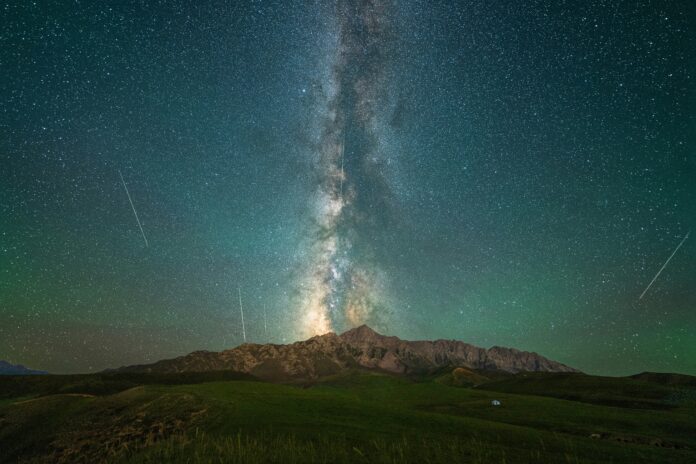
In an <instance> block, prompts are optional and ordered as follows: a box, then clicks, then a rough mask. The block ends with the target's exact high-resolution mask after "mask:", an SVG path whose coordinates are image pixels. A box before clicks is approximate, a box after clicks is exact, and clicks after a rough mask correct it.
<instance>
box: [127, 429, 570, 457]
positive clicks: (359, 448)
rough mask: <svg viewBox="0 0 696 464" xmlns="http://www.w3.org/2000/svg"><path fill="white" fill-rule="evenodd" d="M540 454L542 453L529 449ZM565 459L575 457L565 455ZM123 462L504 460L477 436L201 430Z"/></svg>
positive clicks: (499, 453)
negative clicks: (309, 436)
mask: <svg viewBox="0 0 696 464" xmlns="http://www.w3.org/2000/svg"><path fill="white" fill-rule="evenodd" d="M533 455H534V456H532V457H536V458H541V453H540V452H536V453H533ZM568 458H569V460H568V461H567V462H576V459H575V458H574V457H572V456H571V455H568ZM122 462H124V463H126V462H127V463H135V464H140V463H142V464H155V463H162V462H188V463H192V464H197V463H200V464H203V463H210V462H225V463H240V464H241V463H245V464H254V463H259V464H261V463H272V462H277V463H289V464H303V463H402V462H403V463H408V462H413V463H444V462H461V463H495V462H506V458H505V450H504V449H502V448H500V447H498V446H491V445H490V444H486V443H483V442H481V441H478V440H476V439H469V440H454V441H432V440H427V439H423V438H421V439H418V438H407V437H403V438H402V439H401V440H396V441H386V440H384V439H381V438H378V439H374V440H370V441H365V442H353V441H351V440H348V439H347V438H345V437H343V438H337V437H318V438H316V439H314V440H304V439H300V438H298V437H297V436H295V435H279V434H275V435H274V434H260V435H257V436H248V435H243V434H242V433H241V432H240V433H238V434H237V435H236V436H227V437H211V436H207V435H205V434H202V433H195V434H193V435H185V436H177V437H172V438H170V439H168V440H166V441H165V442H163V443H159V444H157V445H156V446H153V447H151V448H149V449H147V450H144V451H141V452H136V453H132V454H127V455H126V456H124V457H122Z"/></svg>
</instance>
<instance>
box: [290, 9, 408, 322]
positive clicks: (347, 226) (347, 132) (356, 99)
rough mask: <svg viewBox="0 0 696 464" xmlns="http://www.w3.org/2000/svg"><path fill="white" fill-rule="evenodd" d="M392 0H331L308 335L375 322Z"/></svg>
mask: <svg viewBox="0 0 696 464" xmlns="http://www.w3.org/2000/svg"><path fill="white" fill-rule="evenodd" d="M393 8H394V6H393V5H392V2H389V1H374V2H355V1H343V2H338V3H337V4H336V9H335V20H336V26H335V27H336V28H337V30H338V40H337V41H336V47H335V49H333V50H331V53H332V60H331V61H330V63H331V73H330V74H329V75H330V80H329V81H328V82H325V83H323V85H325V86H326V87H327V88H329V89H330V93H329V95H328V96H327V98H326V99H325V100H319V101H317V102H316V105H317V107H318V114H319V115H320V116H319V121H318V127H319V139H318V143H317V147H316V149H317V153H316V159H317V160H318V162H317V173H316V175H317V178H318V180H319V182H318V187H317V192H316V205H315V207H316V213H315V217H314V220H313V224H312V227H311V228H310V230H309V233H310V234H311V235H310V238H309V244H310V245H309V246H310V254H309V260H308V262H307V264H306V266H307V268H308V271H307V272H306V274H305V275H304V276H302V278H301V284H300V285H301V287H302V289H303V290H304V291H303V292H302V293H301V294H300V297H299V298H298V302H297V305H298V308H299V309H298V310H299V312H300V314H301V315H300V318H299V323H300V327H301V328H300V330H301V331H302V332H303V333H306V334H307V335H316V334H321V333H325V332H327V331H330V330H337V328H339V329H340V328H346V327H352V326H356V325H360V324H364V323H369V324H373V325H375V324H376V325H380V324H381V323H383V322H384V321H383V317H384V316H386V314H380V310H384V306H385V301H384V300H385V298H386V297H387V296H386V292H387V291H388V288H387V286H388V282H387V281H386V280H387V276H386V275H385V274H384V272H382V271H381V269H380V267H379V262H378V261H377V260H376V256H375V250H374V249H373V247H374V243H373V240H372V238H373V237H374V236H376V235H377V234H379V233H380V229H381V228H386V227H389V226H390V219H391V220H393V218H391V217H390V211H391V210H392V203H393V197H392V194H391V192H390V188H389V185H388V182H387V179H386V178H385V176H384V174H383V172H382V171H383V169H384V166H383V165H382V163H383V160H381V159H380V136H381V135H382V134H381V133H380V127H379V124H380V122H381V121H380V118H384V117H385V116H386V115H387V112H388V110H389V109H390V104H389V93H388V87H389V86H390V85H394V84H396V83H394V82H390V80H389V77H390V76H389V71H390V64H391V61H392V60H393V53H392V52H391V51H390V48H391V47H393V43H392V41H393V37H392V35H393V34H394V31H393V28H392V25H391V24H390V20H389V18H390V16H392V15H393V11H392V10H393Z"/></svg>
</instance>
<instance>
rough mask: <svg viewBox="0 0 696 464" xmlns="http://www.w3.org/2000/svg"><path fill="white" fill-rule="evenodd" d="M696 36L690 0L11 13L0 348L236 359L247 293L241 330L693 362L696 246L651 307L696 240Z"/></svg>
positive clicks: (1, 31) (4, 8)
mask: <svg viewBox="0 0 696 464" xmlns="http://www.w3.org/2000/svg"><path fill="white" fill-rule="evenodd" d="M694 50H696V9H694V7H693V5H691V4H690V2H685V1H676V0H674V1H625V0H624V1H556V0H554V1H547V2H541V1H525V2H519V1H507V2H489V1H462V2H454V1H444V0H441V1H430V0H429V1H416V0H412V1H391V2H390V1H387V0H372V1H367V0H339V1H337V2H336V3H333V2H331V1H316V2H311V1H306V2H303V1H285V0H283V1H277V2H272V1H263V2H262V1H252V2H241V1H240V2H236V1H230V2H210V1H196V2H174V1H166V2H165V1H162V2H150V1H140V2H88V1H82V2H78V1H75V2H68V1H64V2H41V1H37V2H28V1H16V2H13V1H10V2H5V3H4V4H3V5H0V359H4V360H7V361H11V362H15V363H23V364H26V365H28V366H31V367H32V368H36V369H45V370H48V371H51V372H54V373H63V372H66V373H68V372H89V371H97V370H102V369H105V368H109V367H117V366H121V365H125V364H134V363H144V362H153V361H155V360H158V359H161V358H165V357H173V356H177V355H182V354H185V353H188V352H190V351H194V350H198V349H207V350H221V349H224V348H230V347H232V346H235V345H237V344H239V343H241V342H242V341H243V334H242V326H241V314H240V308H239V297H240V296H241V299H242V302H243V309H244V319H245V328H246V339H247V340H248V341H252V342H267V341H271V342H276V343H283V342H291V341H295V340H299V339H303V338H306V337H308V336H311V335H314V334H317V333H322V332H325V331H328V330H333V331H337V332H341V331H343V330H346V329H348V328H350V327H351V326H354V325H359V324H362V323H367V324H369V325H370V326H372V327H374V328H375V329H377V330H379V331H382V332H384V333H388V334H393V335H397V336H400V337H402V338H407V339H419V338H426V339H435V338H455V339H460V340H464V341H467V342H469V343H473V344H476V345H481V346H485V347H490V346H492V345H503V346H512V347H516V348H519V349H524V350H530V351H537V352H539V353H541V354H543V355H545V356H547V357H550V358H552V359H556V360H558V361H561V362H564V363H567V364H569V365H571V366H574V367H577V368H579V369H582V370H584V371H586V372H589V373H599V374H612V375H619V374H632V373H637V372H641V371H644V370H657V371H676V372H683V373H690V374H696V243H695V242H696V236H693V237H691V238H688V239H686V241H684V242H683V244H682V246H681V247H680V248H679V249H678V250H677V252H676V253H675V254H674V256H673V257H672V259H671V260H670V262H669V263H668V265H667V266H666V267H665V268H664V270H663V271H662V272H661V274H660V275H659V276H658V278H657V279H656V280H655V282H654V283H653V284H652V286H651V287H650V289H649V290H648V291H647V292H646V293H645V295H644V296H643V297H642V298H640V296H641V293H643V291H644V290H645V289H646V287H647V286H648V284H649V283H650V281H651V280H652V279H653V277H654V276H655V275H656V273H657V272H658V271H659V270H660V268H661V267H662V265H663V264H664V263H665V261H666V260H667V259H668V258H669V257H670V255H671V254H672V252H673V251H674V250H675V249H676V248H677V246H678V245H679V244H680V242H682V240H683V239H684V237H685V235H686V234H687V233H688V232H689V231H690V230H694V229H696V163H695V161H694V153H696V86H695V82H694V81H695V80H696V57H695V52H694ZM121 176H122V177H121ZM122 179H123V180H122ZM129 195H130V199H131V200H132V205H131V203H130V202H129ZM134 213H137V218H136V214H134ZM139 223H140V225H139ZM141 227H142V230H141Z"/></svg>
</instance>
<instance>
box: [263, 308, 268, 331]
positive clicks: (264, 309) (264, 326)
mask: <svg viewBox="0 0 696 464" xmlns="http://www.w3.org/2000/svg"><path fill="white" fill-rule="evenodd" d="M263 336H264V337H268V327H267V325H266V305H263Z"/></svg>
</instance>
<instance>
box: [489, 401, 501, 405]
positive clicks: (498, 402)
mask: <svg viewBox="0 0 696 464" xmlns="http://www.w3.org/2000/svg"><path fill="white" fill-rule="evenodd" d="M491 406H500V401H498V400H493V401H491Z"/></svg>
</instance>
